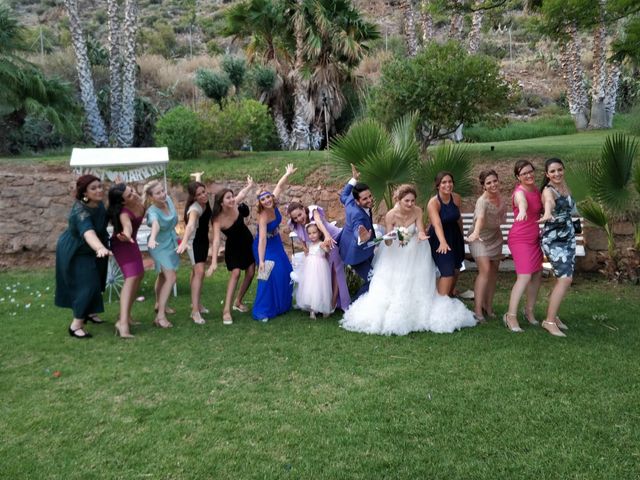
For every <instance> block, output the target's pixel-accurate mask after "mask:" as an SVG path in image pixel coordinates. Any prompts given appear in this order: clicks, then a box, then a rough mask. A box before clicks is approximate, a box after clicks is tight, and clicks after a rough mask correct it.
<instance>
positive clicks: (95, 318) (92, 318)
mask: <svg viewBox="0 0 640 480" xmlns="http://www.w3.org/2000/svg"><path fill="white" fill-rule="evenodd" d="M84 321H85V322H91V323H95V324H98V325H99V324H101V323H104V320H102V319H101V318H100V317H99V316H98V315H97V314H95V313H92V314H91V315H87V316H86V317H84Z"/></svg>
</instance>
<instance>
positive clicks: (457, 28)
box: [449, 0, 464, 40]
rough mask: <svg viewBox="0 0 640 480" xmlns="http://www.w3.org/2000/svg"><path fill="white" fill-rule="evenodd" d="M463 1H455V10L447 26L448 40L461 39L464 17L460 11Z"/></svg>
mask: <svg viewBox="0 0 640 480" xmlns="http://www.w3.org/2000/svg"><path fill="white" fill-rule="evenodd" d="M463 2H464V0H455V3H456V4H457V6H456V9H455V10H454V11H453V14H452V15H451V23H450V24H449V38H452V39H454V40H461V39H462V33H463V32H462V29H463V27H464V15H462V12H461V11H460V8H461V7H462V3H463Z"/></svg>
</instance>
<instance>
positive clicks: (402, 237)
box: [394, 227, 413, 247]
mask: <svg viewBox="0 0 640 480" xmlns="http://www.w3.org/2000/svg"><path fill="white" fill-rule="evenodd" d="M394 232H395V233H396V238H397V239H398V243H399V244H400V246H401V247H404V246H405V245H406V244H407V243H409V241H410V240H411V237H412V236H413V233H411V232H410V231H409V229H408V228H407V227H396V228H395V229H394Z"/></svg>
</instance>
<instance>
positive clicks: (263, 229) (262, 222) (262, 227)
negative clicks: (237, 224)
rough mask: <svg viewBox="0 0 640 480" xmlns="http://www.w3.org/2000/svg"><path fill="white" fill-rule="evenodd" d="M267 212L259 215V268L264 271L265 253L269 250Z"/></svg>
mask: <svg viewBox="0 0 640 480" xmlns="http://www.w3.org/2000/svg"><path fill="white" fill-rule="evenodd" d="M267 223H269V222H267V213H266V212H264V211H263V212H260V215H259V216H258V259H257V260H258V270H259V271H261V272H263V271H264V255H265V252H266V250H267Z"/></svg>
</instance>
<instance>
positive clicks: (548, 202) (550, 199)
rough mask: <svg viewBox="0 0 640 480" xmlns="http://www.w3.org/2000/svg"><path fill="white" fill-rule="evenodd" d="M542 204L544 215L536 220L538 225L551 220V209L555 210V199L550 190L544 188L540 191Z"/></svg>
mask: <svg viewBox="0 0 640 480" xmlns="http://www.w3.org/2000/svg"><path fill="white" fill-rule="evenodd" d="M542 203H543V204H544V215H542V218H541V219H540V220H538V223H544V222H546V221H548V220H553V209H554V208H556V198H555V196H554V195H553V192H552V191H551V189H550V188H545V189H544V190H543V191H542Z"/></svg>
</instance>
